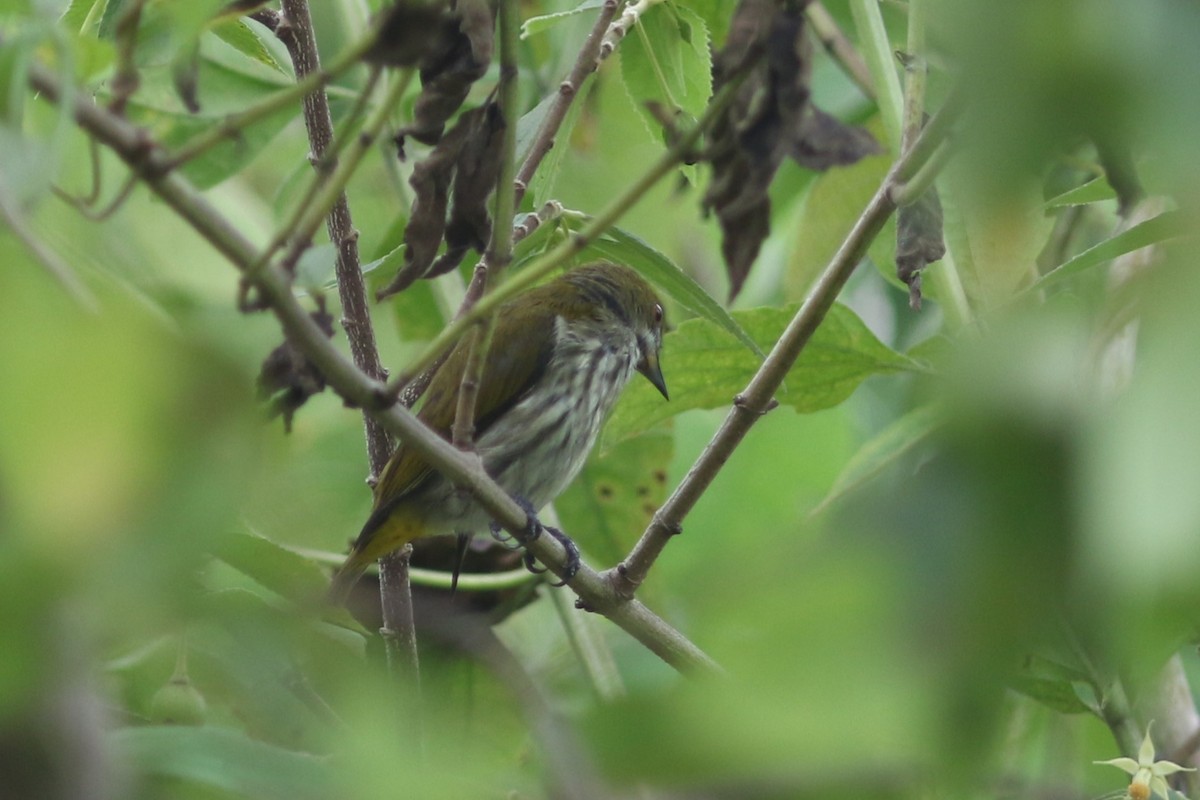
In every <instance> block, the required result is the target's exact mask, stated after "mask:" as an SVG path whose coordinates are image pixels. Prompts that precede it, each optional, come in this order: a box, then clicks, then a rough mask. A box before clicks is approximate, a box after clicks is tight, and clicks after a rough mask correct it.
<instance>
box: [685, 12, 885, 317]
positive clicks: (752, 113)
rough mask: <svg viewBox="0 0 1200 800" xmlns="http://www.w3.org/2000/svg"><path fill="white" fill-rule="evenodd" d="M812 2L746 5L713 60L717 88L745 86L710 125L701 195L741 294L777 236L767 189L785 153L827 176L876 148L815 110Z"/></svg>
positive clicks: (732, 285) (857, 132)
mask: <svg viewBox="0 0 1200 800" xmlns="http://www.w3.org/2000/svg"><path fill="white" fill-rule="evenodd" d="M807 4H808V3H807V0H742V2H741V3H739V4H738V7H737V10H736V11H735V12H734V16H733V19H732V21H731V23H730V28H729V38H728V40H727V42H726V44H725V47H724V48H723V49H722V50H721V51H720V52H719V53H717V54H716V57H715V59H714V61H713V89H714V91H720V89H721V88H722V87H723V86H725V85H727V84H729V83H730V82H731V81H736V80H741V81H742V83H741V86H740V87H739V88H738V90H737V95H736V97H735V98H734V100H733V102H732V103H731V104H730V105H729V107H728V108H727V109H726V110H725V112H724V113H723V114H722V115H721V116H720V117H718V119H717V120H716V122H715V124H714V126H713V131H712V144H711V153H712V155H711V157H710V161H711V163H712V168H713V180H712V183H711V184H710V186H709V190H708V193H707V194H706V195H705V197H704V206H705V208H706V209H715V210H716V212H717V218H718V220H719V221H720V223H721V230H722V232H723V234H724V238H723V241H722V248H721V249H722V252H723V253H724V256H725V264H726V270H727V271H728V274H729V283H730V294H731V295H736V294H737V293H738V291H739V290H740V289H741V287H742V283H743V282H744V281H745V279H746V276H747V274H749V272H750V266H751V265H752V264H753V263H754V259H755V257H757V255H758V251H759V248H760V247H761V246H762V242H763V240H764V239H766V237H767V234H768V233H769V232H770V212H771V201H770V198H769V197H768V196H767V189H768V187H769V186H770V184H771V180H772V178H774V176H775V172H776V170H778V169H779V165H780V164H781V163H782V162H783V159H784V158H785V157H787V156H790V157H792V158H793V159H795V160H796V162H797V163H799V164H801V165H803V166H805V167H808V168H809V169H816V170H824V169H827V168H829V167H831V166H835V165H839V164H852V163H854V162H855V161H857V160H858V159H860V158H862V157H863V156H865V155H868V154H870V153H873V152H876V151H877V149H878V146H877V145H876V143H875V140H874V139H873V138H872V137H871V135H870V134H868V133H867V132H866V131H864V130H862V129H859V128H854V127H851V126H847V125H844V124H842V123H841V122H839V121H838V120H837V119H835V118H834V117H832V116H830V115H828V114H826V113H824V112H822V111H821V110H820V109H818V108H816V106H814V105H813V104H812V101H811V92H810V89H809V80H810V77H811V71H812V44H811V42H810V41H809V39H808V36H807V34H806V32H805V17H804V8H805V6H806V5H807ZM747 71H748V74H746V73H747Z"/></svg>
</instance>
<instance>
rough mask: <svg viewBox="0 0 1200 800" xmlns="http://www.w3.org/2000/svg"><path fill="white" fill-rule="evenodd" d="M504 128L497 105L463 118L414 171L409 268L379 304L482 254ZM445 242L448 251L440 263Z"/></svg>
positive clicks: (406, 240)
mask: <svg viewBox="0 0 1200 800" xmlns="http://www.w3.org/2000/svg"><path fill="white" fill-rule="evenodd" d="M504 125H505V122H504V117H503V115H502V114H501V113H500V107H499V105H498V104H497V103H496V102H495V101H489V102H487V103H486V104H484V105H482V106H480V107H478V108H473V109H471V110H470V111H467V112H464V113H463V114H462V115H461V116H460V117H459V118H458V122H457V123H455V125H454V127H453V128H451V129H450V132H449V133H447V134H446V135H445V136H443V137H442V139H441V141H440V142H438V145H437V147H435V148H434V149H433V152H431V153H430V154H429V156H428V157H426V158H425V160H424V161H422V162H421V163H419V164H417V165H416V166H415V167H414V168H413V174H412V177H411V178H410V179H409V184H410V185H411V186H412V188H413V191H414V192H415V194H416V197H415V199H414V200H413V206H412V214H411V215H410V217H409V220H408V226H407V228H405V231H404V245H405V251H404V266H402V267H401V268H400V271H399V272H398V273H397V274H396V277H395V278H394V279H393V280H392V281H391V283H389V284H388V285H387V286H385V287H384V288H383V289H381V290H380V291H379V294H378V297H379V299H383V298H385V297H388V296H389V295H392V294H395V293H396V292H400V291H403V290H404V289H405V288H406V287H408V286H410V285H411V284H412V283H413V281H415V280H417V279H418V278H433V277H436V276H438V275H444V274H445V273H447V272H449V271H450V270H452V269H454V268H455V267H457V266H458V265H459V263H461V262H462V259H463V256H465V255H466V254H467V251H468V250H470V249H471V248H474V249H475V250H477V251H480V252H482V251H483V249H484V247H485V246H486V245H487V240H488V237H489V236H490V235H491V229H492V223H491V218H490V217H489V216H488V211H487V200H488V197H490V196H491V193H492V189H493V188H495V184H496V178H497V175H498V173H499V171H500V149H501V143H502V141H503V138H504V137H503V134H504ZM447 209H449V216H447ZM443 238H444V239H445V242H446V250H445V252H444V253H442V255H441V256H440V257H439V256H438V255H437V251H438V247H439V246H440V245H441V243H442V240H443Z"/></svg>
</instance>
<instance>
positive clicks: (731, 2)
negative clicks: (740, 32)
mask: <svg viewBox="0 0 1200 800" xmlns="http://www.w3.org/2000/svg"><path fill="white" fill-rule="evenodd" d="M735 8H737V0H688V9H689V10H690V11H692V12H693V13H695V14H696V15H697V16H699V17H700V19H702V20H703V21H704V25H705V27H706V28H707V29H708V31H709V35H710V37H711V39H712V46H713V49H720V48H721V47H722V46H723V45H724V44H725V37H726V36H727V35H728V33H729V20H730V19H732V18H733V12H734V9H735Z"/></svg>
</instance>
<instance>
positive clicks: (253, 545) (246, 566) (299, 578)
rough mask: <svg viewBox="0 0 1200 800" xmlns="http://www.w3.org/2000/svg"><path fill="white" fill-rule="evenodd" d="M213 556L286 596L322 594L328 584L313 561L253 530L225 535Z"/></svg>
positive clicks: (323, 574)
mask: <svg viewBox="0 0 1200 800" xmlns="http://www.w3.org/2000/svg"><path fill="white" fill-rule="evenodd" d="M214 555H216V557H217V558H219V559H221V560H222V561H224V562H225V563H226V564H228V565H229V566H231V567H233V568H234V569H236V570H238V571H239V572H241V573H243V574H245V575H247V576H249V577H251V578H253V579H254V580H256V581H257V582H258V583H260V584H262V585H263V586H264V587H266V588H267V589H270V590H271V591H273V592H275V593H276V594H278V595H280V596H282V597H286V598H289V599H294V600H307V599H311V598H314V597H322V596H323V595H324V593H325V591H326V589H327V588H328V586H329V579H328V578H327V577H326V575H325V571H324V570H323V569H322V568H321V567H320V566H318V565H317V563H316V562H315V561H312V560H310V559H307V558H305V557H304V556H302V555H300V554H299V553H296V552H295V551H293V550H290V549H288V548H286V547H284V546H283V545H280V544H278V543H276V542H272V541H271V540H270V539H267V538H265V537H262V536H259V535H257V534H254V533H232V534H229V535H227V536H225V537H224V538H222V539H221V541H220V542H219V543H218V544H217V546H216V551H215V553H214Z"/></svg>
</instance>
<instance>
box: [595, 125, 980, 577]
mask: <svg viewBox="0 0 1200 800" xmlns="http://www.w3.org/2000/svg"><path fill="white" fill-rule="evenodd" d="M958 108H959V104H958V103H957V102H953V103H949V102H948V103H947V105H946V106H945V107H943V109H942V110H941V111H940V112H939V113H938V115H937V116H935V117H934V118H933V120H931V121H930V123H929V125H927V126H926V127H925V129H924V131H922V133H921V135H920V137H919V138H918V139H917V141H916V142H914V144H913V147H912V148H911V149H910V150H909V152H908V153H906V154H905V155H904V156H903V157H902V158H900V159H899V160H898V161H897V162H896V163H895V165H893V166H892V169H891V170H890V171H889V172H888V175H887V177H886V178H884V180H883V183H882V184H881V185H880V187H879V189H878V190H876V192H875V196H874V197H872V198H871V200H870V202H869V203H867V207H866V208H865V209H864V210H863V212H862V214H861V215H860V216H859V218H858V220H857V221H856V222H855V223H854V227H853V228H852V229H851V231H850V233H849V234H847V235H846V238H845V240H844V241H843V242H842V245H841V247H840V248H838V251H837V253H836V254H834V256H833V259H832V260H831V261H830V262H829V266H827V267H826V268H825V271H824V272H823V273H822V274H821V277H820V278H819V279H818V280H817V282H816V284H815V285H814V286H813V288H812V291H811V293H810V294H809V296H808V298H807V299H806V300H805V301H804V304H803V305H802V306H801V307H800V309H799V310H798V311H797V312H796V316H795V317H793V318H792V321H791V322H790V323H789V324H788V326H787V329H786V330H784V332H783V335H782V336H780V337H779V341H777V342H776V343H775V346H774V347H773V348H772V349H771V352H770V353H769V354H768V355H767V358H766V360H765V361H763V363H762V366H760V367H759V369H758V371H757V372H756V373H755V374H754V377H753V378H751V379H750V382H749V384H747V386H746V388H745V390H744V391H743V392H742V393H741V394H739V395H738V396H737V399H736V401H735V402H734V404H733V407H732V408H731V409H730V410H729V414H728V415H727V416H726V417H725V421H724V422H723V423H722V424H721V427H720V429H719V430H718V431H717V432H716V434H715V435H714V436H713V438H712V440H711V441H710V442H709V443H708V446H707V447H705V448H704V452H703V453H701V454H700V457H699V458H698V459H696V462H695V463H694V464H693V465H692V468H691V469H690V470H688V473H687V475H686V476H685V477H684V479H683V481H682V482H681V483H680V484H679V486H678V487H677V488H676V489H675V491H674V492H673V493H672V494H671V496H670V497H669V498H668V499H667V502H666V503H664V504H663V506H662V507H661V508H660V509H659V510H658V511H657V512H655V514H654V518H653V519H652V520H651V522H650V525H649V526H648V527H647V528H646V530H645V532H644V533H643V534H642V536H641V538H640V539H639V540H638V542H637V544H636V545H634V548H633V550H632V551H630V553H629V556H628V557H626V559H625V560H624V561H623V562H622V563H620V564H618V565H617V566H616V567H615V568H614V569H611V570H608V571H607V572H606V573H605V578H606V579H607V580H608V581H609V582H610V583H611V584H612V586H613V589H614V591H616V592H617V593H618V594H619V595H620V596H622V597H632V596H633V594H634V593H635V592H636V591H637V588H638V587H639V586H640V585H641V583H642V581H644V580H645V579H646V575H647V574H648V573H649V571H650V568H651V567H652V566H653V565H654V562H655V561H656V560H657V559H658V556H659V555H660V554H661V553H662V551H663V549H664V548H665V547H666V545H667V542H668V541H670V539H671V537H672V536H673V535H675V534H677V533H679V532H680V531H681V530H682V529H683V520H684V518H685V517H686V516H687V515H688V513H689V512H690V511H691V510H692V508H693V507H694V506H695V504H696V501H698V500H699V499H700V497H701V496H702V495H703V494H704V492H705V491H706V490H707V489H708V487H709V485H710V484H711V483H712V481H713V479H714V478H716V476H717V473H718V472H720V470H721V467H722V466H724V464H725V462H726V461H727V460H728V459H729V456H730V455H731V454H732V453H733V451H734V449H735V448H736V447H737V446H738V445H739V444H740V443H741V441H742V439H743V438H745V436H746V434H747V433H748V432H749V431H750V428H751V427H752V426H753V425H754V423H755V422H757V421H758V420H759V419H760V418H761V417H762V415H763V414H764V413H765V412H766V411H767V410H769V408H770V406H771V403H772V402H774V400H773V398H774V395H775V393H776V392H777V391H778V390H779V387H780V386H781V385H782V384H783V380H784V378H785V377H786V376H787V373H788V370H790V369H791V367H792V365H793V364H795V363H796V359H797V358H799V357H800V353H801V352H803V350H804V347H805V346H806V345H807V344H808V342H809V340H810V339H811V338H812V334H813V332H814V331H815V330H816V329H817V327H818V326H819V325H820V324H821V322H822V320H824V319H825V315H826V314H827V313H828V312H829V309H830V308H831V307H832V306H833V302H834V300H835V299H836V298H837V296H838V294H839V293H840V292H841V290H842V287H843V286H844V285H845V284H846V281H847V280H848V279H849V278H850V275H851V274H852V273H853V272H854V269H855V267H857V266H858V264H859V262H860V261H862V259H863V256H864V255H865V254H866V252H867V248H868V247H869V246H870V244H871V242H872V241H874V239H875V236H876V235H878V233H879V231H880V229H882V228H883V224H884V222H886V221H887V218H888V217H889V216H891V214H892V212H894V211H895V210H896V204H895V201H894V200H893V198H892V188H893V187H894V186H895V185H897V184H900V183H903V182H904V181H905V180H907V179H909V178H910V177H911V176H912V175H913V174H914V173H915V172H916V171H917V170H918V169H919V168H920V166H921V165H922V164H924V163H925V162H926V161H927V160H928V159H929V157H930V155H931V154H932V152H933V151H934V149H935V148H936V146H937V145H938V144H939V143H940V142H941V140H942V139H943V138H944V137H945V135H946V131H947V128H948V127H949V124H950V121H951V120H952V118H953V117H954V116H956V115H957V112H958Z"/></svg>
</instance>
